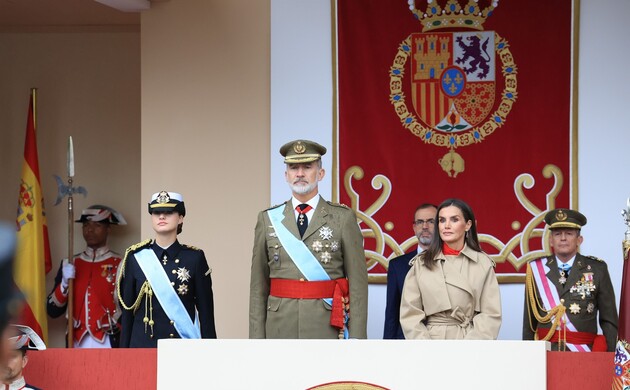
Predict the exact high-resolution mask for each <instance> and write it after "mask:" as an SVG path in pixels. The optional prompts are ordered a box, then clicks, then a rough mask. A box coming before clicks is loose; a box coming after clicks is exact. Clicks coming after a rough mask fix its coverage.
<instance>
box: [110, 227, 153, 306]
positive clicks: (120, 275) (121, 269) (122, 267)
mask: <svg viewBox="0 0 630 390" xmlns="http://www.w3.org/2000/svg"><path fill="white" fill-rule="evenodd" d="M152 242H153V240H151V239H146V240H144V241H141V242H139V243H137V244H134V245H132V246H130V247H129V248H127V250H126V251H125V256H124V257H123V259H122V261H121V262H120V266H119V270H118V278H117V280H116V293H117V294H118V300H119V301H120V305H121V306H122V308H123V309H125V310H135V309H137V308H138V305H139V302H140V299H141V298H142V295H143V294H142V291H144V290H145V285H143V286H142V287H141V288H140V291H141V293H140V295H138V299H137V300H136V302H134V303H133V304H132V305H130V306H128V305H127V304H126V303H125V302H124V301H123V298H122V294H121V293H120V281H121V280H122V278H123V276H125V265H126V263H127V256H129V254H130V253H133V252H136V251H137V250H138V249H140V248H144V247H146V246H149V245H151V243H152ZM144 284H148V281H145V282H144Z"/></svg>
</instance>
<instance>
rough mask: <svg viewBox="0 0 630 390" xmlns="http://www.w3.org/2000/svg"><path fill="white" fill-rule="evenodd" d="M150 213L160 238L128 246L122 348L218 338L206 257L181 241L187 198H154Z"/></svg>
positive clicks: (121, 292)
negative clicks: (160, 340)
mask: <svg viewBox="0 0 630 390" xmlns="http://www.w3.org/2000/svg"><path fill="white" fill-rule="evenodd" d="M149 214H151V221H152V225H153V230H154V231H155V233H156V237H155V239H153V240H146V241H144V242H141V243H139V244H136V245H133V246H131V247H130V248H128V249H127V251H126V253H125V258H124V259H123V261H122V263H121V272H120V273H119V281H118V297H119V299H120V304H121V307H122V309H123V314H122V321H121V323H122V334H121V347H131V348H155V347H157V341H158V340H159V339H168V338H216V336H217V335H216V330H215V326H214V303H213V294H212V279H211V277H210V272H211V270H210V268H209V266H208V263H207V261H206V257H205V256H204V253H203V251H202V250H201V249H198V248H195V247H192V246H188V245H182V244H180V243H179V241H178V240H177V235H178V234H179V233H181V231H182V226H183V221H184V216H185V215H186V209H185V206H184V200H183V197H182V196H181V195H180V194H178V193H175V192H166V191H162V192H159V193H156V194H153V196H152V198H151V202H150V203H149Z"/></svg>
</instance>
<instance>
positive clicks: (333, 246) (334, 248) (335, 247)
mask: <svg viewBox="0 0 630 390" xmlns="http://www.w3.org/2000/svg"><path fill="white" fill-rule="evenodd" d="M338 250H339V241H332V242H331V243H330V251H331V252H337V251H338Z"/></svg>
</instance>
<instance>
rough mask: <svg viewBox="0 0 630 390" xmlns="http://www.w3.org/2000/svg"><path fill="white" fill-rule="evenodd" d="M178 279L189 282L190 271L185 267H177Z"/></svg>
mask: <svg viewBox="0 0 630 390" xmlns="http://www.w3.org/2000/svg"><path fill="white" fill-rule="evenodd" d="M177 279H179V280H180V281H182V282H187V281H188V280H190V271H188V270H187V269H186V268H185V267H180V268H177Z"/></svg>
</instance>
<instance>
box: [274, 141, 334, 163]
mask: <svg viewBox="0 0 630 390" xmlns="http://www.w3.org/2000/svg"><path fill="white" fill-rule="evenodd" d="M280 154H281V155H282V156H283V157H284V163H285V164H303V163H309V162H313V161H317V160H319V159H321V158H322V156H323V155H324V154H326V148H325V147H323V146H322V145H320V144H318V143H317V142H313V141H309V140H305V139H298V140H295V141H291V142H287V143H286V144H284V145H282V147H281V148H280Z"/></svg>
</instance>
